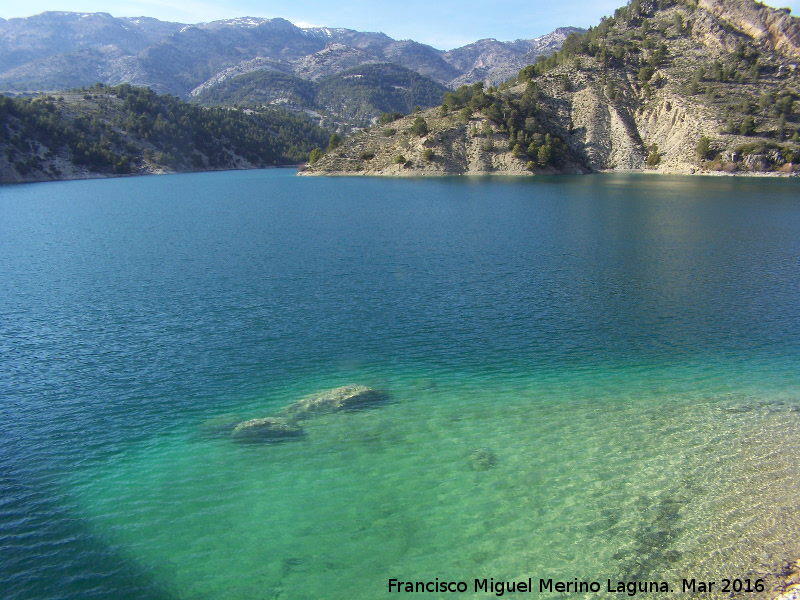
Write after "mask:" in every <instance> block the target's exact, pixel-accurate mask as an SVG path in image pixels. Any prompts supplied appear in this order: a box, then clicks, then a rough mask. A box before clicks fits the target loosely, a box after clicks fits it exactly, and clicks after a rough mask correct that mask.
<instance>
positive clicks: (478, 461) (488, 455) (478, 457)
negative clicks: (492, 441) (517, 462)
mask: <svg viewBox="0 0 800 600" xmlns="http://www.w3.org/2000/svg"><path fill="white" fill-rule="evenodd" d="M467 462H468V463H469V468H470V469H472V470H473V471H488V470H489V469H491V468H492V467H494V466H495V465H496V464H497V455H496V454H495V453H494V452H492V451H491V450H489V449H488V448H478V449H477V450H473V451H472V452H470V453H469V456H467Z"/></svg>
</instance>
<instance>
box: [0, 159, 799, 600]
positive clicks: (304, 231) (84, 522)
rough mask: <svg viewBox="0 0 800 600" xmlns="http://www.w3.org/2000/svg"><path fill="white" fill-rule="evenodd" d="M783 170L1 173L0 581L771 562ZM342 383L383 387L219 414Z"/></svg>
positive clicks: (793, 541)
mask: <svg viewBox="0 0 800 600" xmlns="http://www.w3.org/2000/svg"><path fill="white" fill-rule="evenodd" d="M797 191H798V187H797V183H796V182H795V181H787V180H779V181H772V180H766V181H764V180H738V179H736V180H733V179H728V178H725V179H723V178H680V177H674V178H667V177H632V176H613V177H611V176H609V177H576V178H569V177H564V178H556V179H546V178H537V179H536V180H534V181H531V180H525V181H516V180H502V179H491V180H475V179H460V178H454V179H444V180H435V181H413V180H411V181H410V180H404V181H390V180H376V179H340V178H337V179H317V178H313V179H311V178H296V177H293V173H292V172H290V171H262V172H237V173H215V174H199V175H183V176H169V177H151V178H137V179H117V180H106V181H87V182H65V183H54V184H37V185H28V186H12V187H3V188H0V279H1V280H2V281H3V282H4V288H5V290H6V291H5V292H4V293H3V294H2V295H1V296H0V356H2V361H1V363H0V393H1V394H2V407H0V411H2V413H1V414H0V418H1V419H2V422H3V429H2V437H1V438H0V468H1V469H2V471H0V476H1V477H2V480H1V485H0V490H1V491H0V547H2V549H3V560H2V561H0V587H2V588H3V589H4V590H10V591H9V592H7V595H8V596H9V597H10V598H51V597H52V598H56V597H58V598H64V597H74V598H88V597H117V598H192V599H194V598H197V599H200V598H203V599H205V598H209V599H210V598H231V599H239V598H241V599H244V598H282V599H285V598H289V599H294V598H334V599H337V598H354V599H358V598H364V599H367V598H376V597H382V595H383V594H385V593H386V592H385V590H386V589H387V582H388V579H389V578H391V577H396V578H399V579H404V580H408V579H421V580H426V579H432V578H435V577H439V578H440V579H457V580H467V581H470V582H471V581H472V579H473V578H475V577H494V578H495V579H498V578H514V579H520V578H527V577H528V576H531V577H534V578H538V577H545V578H549V577H553V578H560V579H572V578H574V577H577V578H579V579H588V580H595V579H596V580H601V581H604V580H605V578H607V577H610V578H612V579H613V578H615V577H628V578H632V577H641V578H644V577H647V578H656V579H666V580H669V581H674V582H676V583H679V582H680V578H681V577H683V576H692V577H704V576H706V575H708V576H710V577H712V578H714V577H716V578H721V577H724V576H726V575H728V576H737V575H738V576H743V575H744V574H745V573H747V572H751V571H752V572H756V571H758V570H759V569H762V570H766V569H770V568H773V567H774V566H775V564H779V562H780V560H781V559H782V558H784V557H786V556H796V555H797V554H800V542H798V540H800V514H798V512H797V503H796V494H797V481H798V476H799V475H800V458H799V457H800V440H798V436H797V434H796V431H798V425H800V423H799V421H800V375H799V374H800V369H799V368H798V367H800V302H799V301H798V300H800V285H799V283H800V270H798V268H797V266H798V265H799V264H800V235H798V234H800V205H799V204H798V202H797V198H798V193H797ZM347 383H364V384H367V385H372V386H375V387H379V388H381V389H385V390H387V391H389V392H390V393H391V394H392V397H393V402H392V403H391V404H389V405H387V406H385V407H381V408H379V409H375V410H370V411H364V412H360V413H350V414H345V415H341V414H340V415H330V416H326V417H320V418H318V419H314V420H313V421H308V422H306V423H305V424H304V425H305V427H306V430H307V432H308V435H307V436H306V437H305V438H304V439H302V440H299V441H294V442H291V443H286V444H276V445H266V446H242V445H238V444H233V443H231V442H230V441H229V440H227V439H219V438H211V437H208V436H207V435H204V431H205V428H204V424H205V423H207V422H208V421H209V420H214V419H218V418H220V417H225V416H226V415H237V416H238V417H241V418H242V419H245V418H252V417H259V416H267V415H270V414H274V413H275V412H277V410H279V409H280V408H281V407H283V406H285V405H287V404H289V403H291V402H293V401H294V400H296V399H297V398H299V397H302V396H304V395H306V394H308V393H312V392H315V391H318V390H322V389H326V388H331V387H335V386H338V385H344V384H347ZM476 451H482V452H484V454H483V455H484V456H487V455H488V456H492V455H493V456H494V457H495V461H494V466H493V467H492V468H490V469H487V470H476V469H475V468H474V467H475V466H480V465H476V464H475V459H474V453H475V452H476ZM422 596H423V597H424V595H422ZM429 596H430V597H434V598H435V597H438V595H437V594H431V595H429ZM465 596H470V594H466V595H463V596H462V597H465ZM478 597H486V595H485V594H479V595H478Z"/></svg>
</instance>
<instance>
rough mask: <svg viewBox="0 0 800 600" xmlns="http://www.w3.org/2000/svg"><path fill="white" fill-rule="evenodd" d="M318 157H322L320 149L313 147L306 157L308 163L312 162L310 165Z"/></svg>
mask: <svg viewBox="0 0 800 600" xmlns="http://www.w3.org/2000/svg"><path fill="white" fill-rule="evenodd" d="M320 158H322V150H320V149H319V148H314V149H313V150H312V151H311V154H310V155H309V157H308V162H309V164H312V165H313V164H314V163H315V162H317V161H318V160H319V159H320Z"/></svg>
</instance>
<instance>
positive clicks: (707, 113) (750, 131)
mask: <svg viewBox="0 0 800 600" xmlns="http://www.w3.org/2000/svg"><path fill="white" fill-rule="evenodd" d="M799 64H800V19H798V18H796V17H793V16H791V14H790V12H789V10H788V9H781V10H777V9H773V8H770V7H767V6H765V5H763V4H760V3H758V2H754V1H753V0H678V1H675V0H632V2H631V3H630V4H629V5H627V6H624V7H622V8H620V9H618V10H617V11H616V12H615V14H614V16H613V17H608V18H605V19H603V21H602V22H601V24H600V25H599V26H597V27H595V28H592V29H590V30H589V31H588V32H586V33H585V34H583V35H577V34H573V35H570V36H569V37H568V38H567V39H566V40H564V42H563V46H562V48H561V50H559V51H558V52H557V53H555V54H552V55H551V56H550V57H548V58H546V59H540V60H538V61H537V62H536V63H535V64H532V65H529V66H527V67H525V68H523V69H521V70H520V72H519V73H518V75H517V77H515V78H512V79H511V80H509V81H508V82H507V83H504V84H502V85H500V86H499V87H498V88H495V87H489V88H486V89H484V88H483V86H482V85H481V84H477V85H473V86H463V87H461V88H459V89H458V90H457V91H456V92H455V93H449V94H447V95H446V97H445V103H444V104H443V105H442V107H440V108H435V109H429V110H427V111H423V112H421V113H420V114H417V115H411V116H408V117H405V118H403V119H401V120H399V121H396V122H394V123H391V125H390V126H388V127H387V126H383V127H374V128H372V129H370V130H369V131H368V132H361V133H358V134H356V135H354V136H353V137H352V138H350V139H348V140H346V141H345V143H344V144H343V145H342V146H341V147H339V148H337V149H336V150H335V151H333V152H330V153H328V154H327V155H325V156H323V157H322V158H320V159H319V160H317V161H316V162H315V163H314V164H313V165H311V166H310V167H309V168H308V169H307V171H306V173H307V174H326V173H353V174H355V173H367V174H383V175H400V174H406V175H425V174H457V173H501V174H503V173H509V174H532V173H533V174H535V173H543V172H544V173H547V172H550V173H555V172H591V171H599V170H654V171H660V172H679V173H695V172H715V171H719V172H730V173H737V172H739V173H741V172H751V173H752V172H757V173H758V172H761V173H763V172H770V171H773V172H774V171H780V172H784V173H792V172H793V171H797V170H798V169H797V165H798V163H800V111H799V110H798V101H799V100H800V68H798V65H799ZM315 158H316V157H315Z"/></svg>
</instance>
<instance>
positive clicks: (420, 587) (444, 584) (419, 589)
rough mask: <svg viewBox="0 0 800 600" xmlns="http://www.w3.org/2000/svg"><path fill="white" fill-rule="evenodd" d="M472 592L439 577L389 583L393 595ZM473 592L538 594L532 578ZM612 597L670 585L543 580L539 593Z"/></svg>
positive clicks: (479, 586)
mask: <svg viewBox="0 0 800 600" xmlns="http://www.w3.org/2000/svg"><path fill="white" fill-rule="evenodd" d="M468 589H469V584H468V583H467V582H466V581H439V578H438V577H437V578H436V579H434V580H433V581H401V580H399V579H390V580H389V591H390V592H406V593H426V592H427V593H434V592H438V593H442V592H458V593H464V592H466V591H467V590H468ZM472 589H473V591H474V592H475V593H478V592H485V593H487V594H494V595H495V596H502V595H503V594H506V593H509V594H515V593H532V592H533V591H534V586H533V578H532V577H528V579H527V580H523V581H495V579H494V578H493V577H490V578H488V579H475V581H474V583H473V586H472ZM601 589H602V590H603V591H605V592H609V593H618V594H626V595H628V596H635V595H636V594H637V593H665V592H670V591H671V590H670V588H669V584H668V583H667V582H666V581H617V582H614V583H612V582H611V580H610V579H608V580H607V583H606V586H605V589H604V588H603V586H602V584H601V583H600V582H599V581H578V580H577V579H574V580H572V581H553V580H552V579H539V592H540V593H544V592H584V593H585V592H595V593H596V592H599V591H600V590H601Z"/></svg>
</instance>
